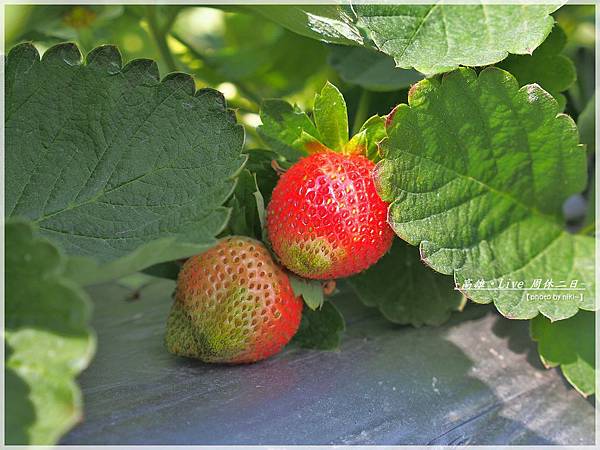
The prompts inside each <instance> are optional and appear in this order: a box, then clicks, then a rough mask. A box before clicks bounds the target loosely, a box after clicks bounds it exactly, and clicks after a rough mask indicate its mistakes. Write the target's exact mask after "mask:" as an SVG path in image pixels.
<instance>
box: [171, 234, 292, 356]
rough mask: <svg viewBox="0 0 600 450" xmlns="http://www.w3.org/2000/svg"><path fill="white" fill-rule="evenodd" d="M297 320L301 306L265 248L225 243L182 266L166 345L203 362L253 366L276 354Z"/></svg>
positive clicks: (243, 241)
mask: <svg viewBox="0 0 600 450" xmlns="http://www.w3.org/2000/svg"><path fill="white" fill-rule="evenodd" d="M301 315H302V300H301V299H300V297H296V296H295V295H294V292H293V291H292V287H291V285H290V281H289V279H288V276H287V275H286V273H285V272H284V271H283V270H282V269H281V268H280V267H279V266H278V265H277V264H275V262H274V261H273V259H272V258H271V255H270V254H269V252H268V251H267V249H266V248H265V246H264V245H263V244H261V243H260V242H258V241H255V240H254V239H250V238H247V237H238V236H233V237H228V238H225V239H222V240H221V241H220V242H219V243H218V244H217V245H215V246H214V247H213V248H211V249H210V250H208V251H206V252H204V253H202V254H200V255H197V256H194V257H192V258H189V259H188V260H187V261H186V263H185V264H184V265H183V267H182V269H181V272H180V273H179V278H178V280H177V289H176V291H175V302H174V304H173V306H172V308H171V314H170V316H169V319H168V323H167V335H166V344H167V348H168V349H169V351H170V352H172V353H174V354H176V355H180V356H187V357H192V358H198V359H201V360H202V361H205V362H217V363H231V364H239V363H251V362H255V361H259V360H261V359H265V358H268V357H269V356H271V355H273V354H275V353H277V352H279V351H280V350H281V349H282V348H283V347H284V346H285V345H286V344H287V343H288V342H289V341H290V339H291V338H292V337H293V336H294V334H295V333H296V331H297V330H298V326H299V325H300V319H301Z"/></svg>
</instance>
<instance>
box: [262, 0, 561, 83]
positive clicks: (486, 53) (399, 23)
mask: <svg viewBox="0 0 600 450" xmlns="http://www.w3.org/2000/svg"><path fill="white" fill-rule="evenodd" d="M559 7H560V5H558V4H553V5H448V4H443V3H441V2H437V3H435V4H432V5H393V4H364V3H360V4H356V5H349V6H332V5H327V6H324V5H323V6H317V5H310V6H305V5H301V6H297V5H295V6H278V7H267V8H265V7H262V6H261V7H256V9H257V10H259V11H260V12H261V13H262V14H264V15H265V16H267V17H269V18H271V19H272V20H275V21H276V22H279V23H280V24H281V25H283V26H285V27H287V28H289V29H291V30H292V31H295V32H296V33H300V34H303V35H305V36H309V37H312V38H314V39H319V40H322V41H324V42H330V43H340V44H345V45H356V46H364V47H369V48H375V49H378V50H380V51H382V52H383V53H386V54H388V55H390V56H392V57H393V58H394V60H395V61H396V66H398V67H401V68H403V69H413V68H414V69H416V70H418V71H419V72H422V73H425V74H428V75H433V74H436V73H441V72H446V71H449V70H452V69H455V68H457V67H458V66H461V65H462V66H485V65H488V64H493V63H496V62H498V61H501V60H503V59H504V58H506V56H507V55H508V54H509V53H515V54H520V55H524V54H530V53H531V52H532V51H533V50H534V49H535V48H536V47H538V46H539V45H540V44H541V43H542V42H543V41H544V39H545V38H546V36H547V35H548V34H549V33H550V30H551V29H552V25H553V23H554V19H553V18H552V17H551V16H550V13H552V12H553V11H555V10H556V9H558V8H559ZM341 30H344V32H340V31H341ZM336 32H337V33H336ZM340 36H343V39H338V38H339V37H340ZM363 36H364V37H363Z"/></svg>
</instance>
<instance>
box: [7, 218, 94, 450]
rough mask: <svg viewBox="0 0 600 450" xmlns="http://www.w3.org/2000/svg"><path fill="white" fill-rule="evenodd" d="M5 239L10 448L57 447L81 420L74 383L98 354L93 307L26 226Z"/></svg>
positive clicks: (11, 226) (11, 224)
mask: <svg viewBox="0 0 600 450" xmlns="http://www.w3.org/2000/svg"><path fill="white" fill-rule="evenodd" d="M5 232H6V305H5V307H6V334H5V345H6V351H7V353H6V356H5V357H6V359H5V362H6V372H5V374H6V387H5V389H6V393H7V397H6V411H7V412H8V414H6V431H7V434H6V441H7V443H8V444H11V445H17V444H34V445H49V444H54V443H56V442H57V441H58V439H59V438H60V436H61V435H63V434H64V433H65V432H66V431H67V430H69V429H70V428H71V427H72V426H73V425H75V424H76V423H77V422H78V421H79V420H81V417H82V413H81V393H80V391H79V388H78V387H77V385H76V384H75V381H74V379H75V377H76V376H77V375H78V374H79V373H80V372H81V371H82V370H83V369H84V368H85V367H86V366H87V365H88V363H89V362H90V360H91V358H92V355H93V354H94V349H95V342H96V341H95V337H94V335H93V333H92V331H91V330H90V328H89V327H88V325H87V324H88V320H89V316H90V302H89V299H88V297H87V295H86V293H85V292H84V291H83V290H82V289H81V288H80V287H78V286H77V285H76V284H74V283H73V282H72V281H71V280H69V279H67V278H65V276H64V264H65V259H64V257H63V256H62V255H61V254H60V253H59V251H58V250H57V248H56V247H54V245H52V244H51V243H50V242H49V241H47V240H46V239H42V238H38V237H35V236H34V234H33V228H32V226H31V225H30V224H29V223H26V222H20V221H12V220H10V221H8V222H7V224H6V229H5Z"/></svg>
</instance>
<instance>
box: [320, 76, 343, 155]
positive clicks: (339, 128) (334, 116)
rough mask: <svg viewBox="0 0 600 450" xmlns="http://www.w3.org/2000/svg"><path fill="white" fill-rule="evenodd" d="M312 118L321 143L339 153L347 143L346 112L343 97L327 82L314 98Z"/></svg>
mask: <svg viewBox="0 0 600 450" xmlns="http://www.w3.org/2000/svg"><path fill="white" fill-rule="evenodd" d="M313 118H314V120H315V124H316V125H317V130H319V136H321V142H322V143H323V144H325V145H326V146H327V147H329V148H330V149H332V150H338V151H341V150H342V148H343V147H344V145H345V144H346V142H348V110H347V109H346V101H345V100H344V96H343V95H342V93H341V92H340V91H339V90H338V88H336V87H335V86H334V85H333V84H331V83H330V82H329V81H328V82H327V83H325V86H323V89H322V90H321V93H320V94H317V95H316V96H315V106H314V109H313Z"/></svg>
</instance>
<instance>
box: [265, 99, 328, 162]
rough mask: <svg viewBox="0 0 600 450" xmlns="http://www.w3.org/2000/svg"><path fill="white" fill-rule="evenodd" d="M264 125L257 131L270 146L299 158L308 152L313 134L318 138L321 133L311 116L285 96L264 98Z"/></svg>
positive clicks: (315, 139)
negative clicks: (281, 97)
mask: <svg viewBox="0 0 600 450" xmlns="http://www.w3.org/2000/svg"><path fill="white" fill-rule="evenodd" d="M260 118H261V120H262V125H260V126H259V127H258V128H257V131H258V134H259V135H260V137H261V138H262V139H263V140H264V141H265V143H266V144H267V145H269V147H271V149H273V150H274V151H275V152H277V153H278V154H280V155H281V156H283V157H284V158H286V159H288V160H289V161H296V160H297V159H298V158H300V157H302V156H306V155H307V154H308V153H309V149H308V148H307V144H309V145H310V141H311V139H310V138H308V139H307V136H309V137H312V138H313V139H312V140H314V141H316V142H318V140H319V138H320V136H319V132H318V131H317V128H316V127H315V125H314V124H313V123H312V121H311V120H310V118H309V117H308V116H307V115H306V113H304V111H302V110H300V108H298V107H297V106H292V105H290V104H289V103H288V102H286V101H285V100H276V99H273V100H265V101H264V102H263V104H262V105H261V108H260Z"/></svg>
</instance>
